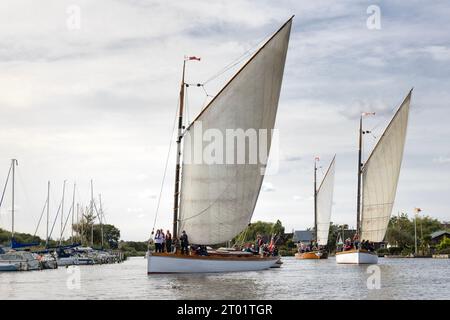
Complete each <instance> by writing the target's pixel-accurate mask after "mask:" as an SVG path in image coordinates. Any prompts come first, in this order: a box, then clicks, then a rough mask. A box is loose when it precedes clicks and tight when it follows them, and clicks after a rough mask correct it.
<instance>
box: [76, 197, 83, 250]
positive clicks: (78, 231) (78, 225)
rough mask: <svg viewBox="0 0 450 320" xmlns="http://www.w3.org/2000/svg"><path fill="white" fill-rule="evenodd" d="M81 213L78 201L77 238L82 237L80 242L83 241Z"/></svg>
mask: <svg viewBox="0 0 450 320" xmlns="http://www.w3.org/2000/svg"><path fill="white" fill-rule="evenodd" d="M79 214H80V204H79V203H78V202H77V238H79V239H80V243H81V242H82V241H81V232H80V231H81V230H80V217H79Z"/></svg>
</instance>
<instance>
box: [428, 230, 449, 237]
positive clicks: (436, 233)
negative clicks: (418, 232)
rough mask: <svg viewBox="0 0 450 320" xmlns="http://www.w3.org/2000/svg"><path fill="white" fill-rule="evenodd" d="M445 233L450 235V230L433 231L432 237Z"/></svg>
mask: <svg viewBox="0 0 450 320" xmlns="http://www.w3.org/2000/svg"><path fill="white" fill-rule="evenodd" d="M444 234H445V235H450V232H448V231H446V230H439V231H436V232H433V233H432V234H431V239H434V238H437V237H440V236H442V235H444Z"/></svg>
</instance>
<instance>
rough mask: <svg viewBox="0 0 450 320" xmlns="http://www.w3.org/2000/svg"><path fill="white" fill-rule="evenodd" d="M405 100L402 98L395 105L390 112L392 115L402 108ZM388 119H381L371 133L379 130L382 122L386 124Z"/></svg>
mask: <svg viewBox="0 0 450 320" xmlns="http://www.w3.org/2000/svg"><path fill="white" fill-rule="evenodd" d="M404 100H405V98H402V99H401V100H400V101H399V102H398V103H396V104H394V107H393V108H392V109H391V110H390V111H389V112H390V113H395V110H397V109H398V108H400V106H401V105H402V102H403V101H404ZM385 121H386V119H380V121H378V123H377V124H375V126H374V127H373V128H372V129H370V131H373V130H375V129H377V128H378V127H379V126H380V125H381V123H382V122H385Z"/></svg>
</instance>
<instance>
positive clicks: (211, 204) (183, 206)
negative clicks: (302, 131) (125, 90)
mask: <svg viewBox="0 0 450 320" xmlns="http://www.w3.org/2000/svg"><path fill="white" fill-rule="evenodd" d="M292 18H293V17H291V18H290V19H289V20H288V21H287V22H286V23H285V24H283V26H282V27H281V28H280V29H279V30H278V31H277V32H276V33H275V34H274V35H273V36H272V37H271V38H270V39H269V40H268V41H267V42H266V43H265V44H264V45H263V46H262V47H261V48H260V49H259V50H258V51H257V52H256V53H255V54H254V55H253V56H252V57H251V58H250V59H249V61H248V62H247V63H246V64H245V65H244V66H243V67H242V68H241V69H240V70H239V71H238V72H237V73H236V74H235V75H234V76H233V77H232V78H231V80H230V81H229V82H228V83H227V84H226V85H225V86H224V87H223V88H222V90H221V91H220V92H219V93H218V94H217V95H216V96H215V97H214V98H213V100H212V101H211V102H210V103H209V104H208V105H207V106H206V107H205V108H204V109H203V111H202V112H201V113H200V114H199V115H198V116H197V118H196V119H195V120H194V121H193V122H192V123H191V124H190V126H189V127H188V128H187V129H186V131H185V133H186V134H185V135H184V136H183V138H184V145H183V147H184V148H183V151H184V154H183V163H182V179H181V190H180V207H179V216H178V221H177V222H178V231H182V230H185V231H186V232H187V233H188V234H189V240H190V242H191V243H195V244H199V245H206V244H219V243H224V242H226V241H229V240H232V239H233V238H234V237H235V236H236V235H237V234H239V233H240V232H241V231H242V230H244V229H245V228H246V227H247V225H248V224H249V223H250V220H251V217H252V215H253V211H254V208H255V205H256V201H257V199H258V195H259V191H260V188H261V184H262V181H263V178H264V172H265V166H266V163H264V162H263V161H261V159H258V161H257V162H256V163H249V162H248V161H245V163H239V162H235V163H228V161H227V163H226V164H224V163H217V162H213V163H205V161H201V162H200V163H197V162H196V163H192V161H187V160H186V159H189V157H190V155H192V154H194V150H195V149H196V148H199V147H200V150H202V151H203V150H205V149H206V148H205V147H207V146H208V145H209V143H206V142H204V141H203V140H202V136H203V132H207V131H209V130H211V131H210V132H212V131H214V132H216V133H217V132H219V133H220V134H221V135H222V136H223V137H225V136H226V135H227V132H228V131H229V130H234V131H235V132H236V131H242V132H249V131H252V130H255V131H256V132H258V131H259V133H261V130H266V131H267V134H266V136H267V137H266V140H267V144H266V147H267V148H266V152H268V151H269V150H270V145H271V140H272V129H273V128H274V124H275V118H276V112H277V108H278V101H279V96H280V90H281V83H282V79H283V72H284V66H285V61H286V54H287V48H288V44H289V36H290V31H291V25H292ZM197 137H200V141H199V140H198V138H197ZM258 137H259V139H261V135H259V136H258ZM244 139H245V137H244ZM234 142H235V141H234V140H233V143H232V147H231V148H228V146H227V148H224V147H223V146H222V147H221V148H222V151H224V152H225V153H227V155H228V153H229V152H231V153H232V154H233V155H236V153H237V152H238V151H239V150H238V146H237V145H236V144H235V143H234ZM227 143H228V141H227ZM250 143H251V142H250V141H249V144H250ZM199 144H200V146H199ZM251 149H252V146H249V145H247V144H245V148H244V150H245V159H248V158H249V157H250V155H249V150H251Z"/></svg>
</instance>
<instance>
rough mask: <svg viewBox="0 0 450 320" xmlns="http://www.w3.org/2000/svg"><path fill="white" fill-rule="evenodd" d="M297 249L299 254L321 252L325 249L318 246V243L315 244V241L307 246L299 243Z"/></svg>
mask: <svg viewBox="0 0 450 320" xmlns="http://www.w3.org/2000/svg"><path fill="white" fill-rule="evenodd" d="M297 248H298V252H299V253H305V252H314V251H320V250H322V249H323V247H322V246H319V245H318V244H317V242H315V241H314V240H313V241H311V243H309V244H305V243H303V242H301V241H300V242H298V243H297Z"/></svg>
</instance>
